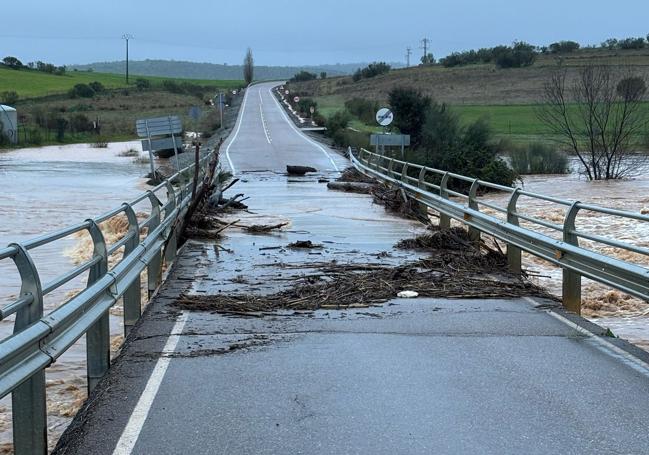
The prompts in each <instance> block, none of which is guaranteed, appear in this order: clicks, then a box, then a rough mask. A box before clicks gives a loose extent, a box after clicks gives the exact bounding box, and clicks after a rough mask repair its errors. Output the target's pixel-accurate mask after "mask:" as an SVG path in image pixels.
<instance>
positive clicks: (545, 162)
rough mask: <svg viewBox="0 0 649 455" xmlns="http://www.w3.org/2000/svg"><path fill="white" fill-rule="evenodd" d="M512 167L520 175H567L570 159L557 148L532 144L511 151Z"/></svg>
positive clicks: (537, 143)
mask: <svg viewBox="0 0 649 455" xmlns="http://www.w3.org/2000/svg"><path fill="white" fill-rule="evenodd" d="M509 156H510V157H511V165H512V168H513V170H514V171H515V172H516V173H518V174H521V175H523V174H567V173H568V172H569V167H568V157H567V156H566V155H565V153H563V152H560V151H558V150H556V149H555V148H553V147H551V146H549V145H546V144H543V143H539V142H532V143H530V144H527V146H522V147H521V146H519V147H513V148H512V149H511V150H510V151H509Z"/></svg>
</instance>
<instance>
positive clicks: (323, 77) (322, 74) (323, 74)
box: [320, 71, 327, 79]
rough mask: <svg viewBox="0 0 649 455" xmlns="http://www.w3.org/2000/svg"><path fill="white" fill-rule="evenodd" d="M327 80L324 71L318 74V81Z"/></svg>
mask: <svg viewBox="0 0 649 455" xmlns="http://www.w3.org/2000/svg"><path fill="white" fill-rule="evenodd" d="M326 78H327V73H326V72H324V71H321V72H320V79H326Z"/></svg>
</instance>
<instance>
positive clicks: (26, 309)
mask: <svg viewBox="0 0 649 455" xmlns="http://www.w3.org/2000/svg"><path fill="white" fill-rule="evenodd" d="M214 159H216V154H215V152H211V153H209V154H208V155H206V156H205V157H203V158H202V159H201V160H200V162H199V169H198V173H196V172H195V170H196V165H195V163H194V164H191V165H190V166H188V167H186V168H184V169H181V170H180V171H179V172H177V173H176V174H174V175H173V176H171V177H169V178H168V179H166V180H164V181H163V182H162V183H160V184H159V185H158V186H156V187H155V188H153V189H151V190H149V191H146V192H144V193H142V194H141V195H140V196H138V197H137V198H135V199H134V200H132V201H130V202H125V203H123V204H122V205H121V206H119V207H116V208H115V209H113V210H111V211H109V212H107V213H104V214H102V215H99V216H98V217H96V218H92V219H88V220H85V221H83V222H82V223H78V224H75V225H73V226H70V227H67V228H64V229H61V230H59V231H56V232H53V233H51V234H47V235H44V236H41V237H38V238H35V239H32V240H29V241H26V242H22V243H13V244H10V245H9V246H8V247H6V248H3V249H0V261H9V260H12V261H13V262H14V264H15V267H16V269H17V273H18V274H19V276H20V281H21V288H20V292H19V294H18V296H17V297H16V298H15V299H14V300H13V301H11V302H9V303H8V304H6V305H4V306H3V307H2V308H0V320H5V319H7V318H9V317H10V316H12V315H15V319H14V322H13V334H12V335H10V336H8V337H6V338H4V339H2V340H1V341H0V398H2V397H4V396H6V395H7V394H9V393H11V394H12V417H13V435H14V436H13V437H14V451H15V453H16V454H19V455H21V454H42V453H46V452H47V412H46V411H47V410H46V388H45V368H47V367H48V366H49V365H51V364H52V363H53V362H54V361H56V359H57V358H58V357H60V356H61V355H62V354H63V353H64V352H66V350H68V349H69V348H70V347H71V346H72V345H73V344H74V343H75V342H76V341H77V340H78V339H79V338H81V337H82V336H83V335H86V355H87V379H88V389H89V390H92V389H93V388H94V387H95V386H96V384H97V382H98V381H99V379H100V378H101V377H102V376H103V375H104V373H105V372H106V371H107V370H108V368H109V366H110V332H109V309H110V308H111V307H112V306H113V305H115V304H116V303H117V302H118V301H119V300H120V299H121V300H122V303H123V315H124V316H123V317H124V331H125V335H126V334H128V332H129V330H130V329H131V328H132V327H133V325H134V324H135V323H136V322H137V320H138V319H139V317H140V315H141V309H142V304H141V291H142V289H141V277H142V273H143V272H145V271H146V274H147V284H146V289H147V292H148V295H149V296H150V295H151V293H153V292H154V290H155V289H156V288H157V287H158V285H159V284H160V282H161V279H162V270H163V267H164V264H165V263H166V264H169V263H170V262H171V261H173V259H174V258H175V255H176V251H177V238H178V236H179V234H180V233H179V232H178V231H179V226H180V225H179V223H180V220H181V219H182V217H183V216H184V215H185V213H186V212H187V210H188V208H189V206H190V204H191V202H192V197H193V195H192V190H193V188H194V186H193V185H194V178H195V175H197V177H198V181H197V183H199V182H202V181H203V180H204V179H205V177H206V175H207V172H208V168H209V166H210V163H211V162H212V160H214ZM212 164H213V163H212ZM215 175H218V172H217V173H216V174H215ZM143 205H144V206H145V207H144V209H142V206H143ZM136 210H137V211H136ZM139 210H146V212H141V211H139ZM142 218H143V219H142ZM111 222H113V223H117V224H118V225H120V226H121V231H122V232H120V233H119V234H118V235H117V236H115V235H111V236H108V235H106V226H108V225H110V223H111ZM80 235H88V236H89V237H90V239H91V241H92V250H93V251H92V254H91V255H90V257H89V258H87V259H82V260H81V263H80V264H79V265H76V266H75V267H74V268H72V269H71V270H67V271H64V272H63V273H60V274H58V275H57V276H56V277H54V278H53V279H51V280H49V281H47V282H45V283H43V282H42V281H41V274H40V273H39V270H38V269H37V267H36V265H35V264H34V260H33V254H32V253H34V251H35V250H38V249H39V248H42V247H47V246H51V245H52V244H53V243H54V242H57V241H59V240H62V239H67V238H70V237H72V236H74V237H79V236H80ZM108 237H111V238H108ZM115 237H117V238H116V239H115ZM111 241H112V243H110V242H111ZM86 276H87V284H86V287H85V288H84V289H83V290H81V291H80V292H78V293H77V294H76V295H75V296H73V297H72V298H70V299H69V300H68V301H66V302H64V303H62V304H61V305H58V306H56V308H54V309H53V310H51V311H49V312H47V313H45V308H44V304H43V302H44V298H45V297H46V296H48V295H50V294H52V293H53V292H54V291H56V290H61V289H62V286H64V285H66V284H67V283H70V282H72V281H73V280H75V279H77V280H78V279H79V277H81V278H86Z"/></svg>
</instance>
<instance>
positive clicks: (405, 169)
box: [401, 163, 408, 183]
mask: <svg viewBox="0 0 649 455" xmlns="http://www.w3.org/2000/svg"><path fill="white" fill-rule="evenodd" d="M406 177H408V163H403V167H402V168H401V182H402V183H405V182H407V181H408V179H407V178H406Z"/></svg>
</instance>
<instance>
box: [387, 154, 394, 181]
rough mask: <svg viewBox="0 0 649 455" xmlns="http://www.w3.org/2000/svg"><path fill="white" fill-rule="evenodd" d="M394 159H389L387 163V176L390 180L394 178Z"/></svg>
mask: <svg viewBox="0 0 649 455" xmlns="http://www.w3.org/2000/svg"><path fill="white" fill-rule="evenodd" d="M393 174H394V158H390V161H388V176H389V177H390V178H393V177H394V175H393Z"/></svg>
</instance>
